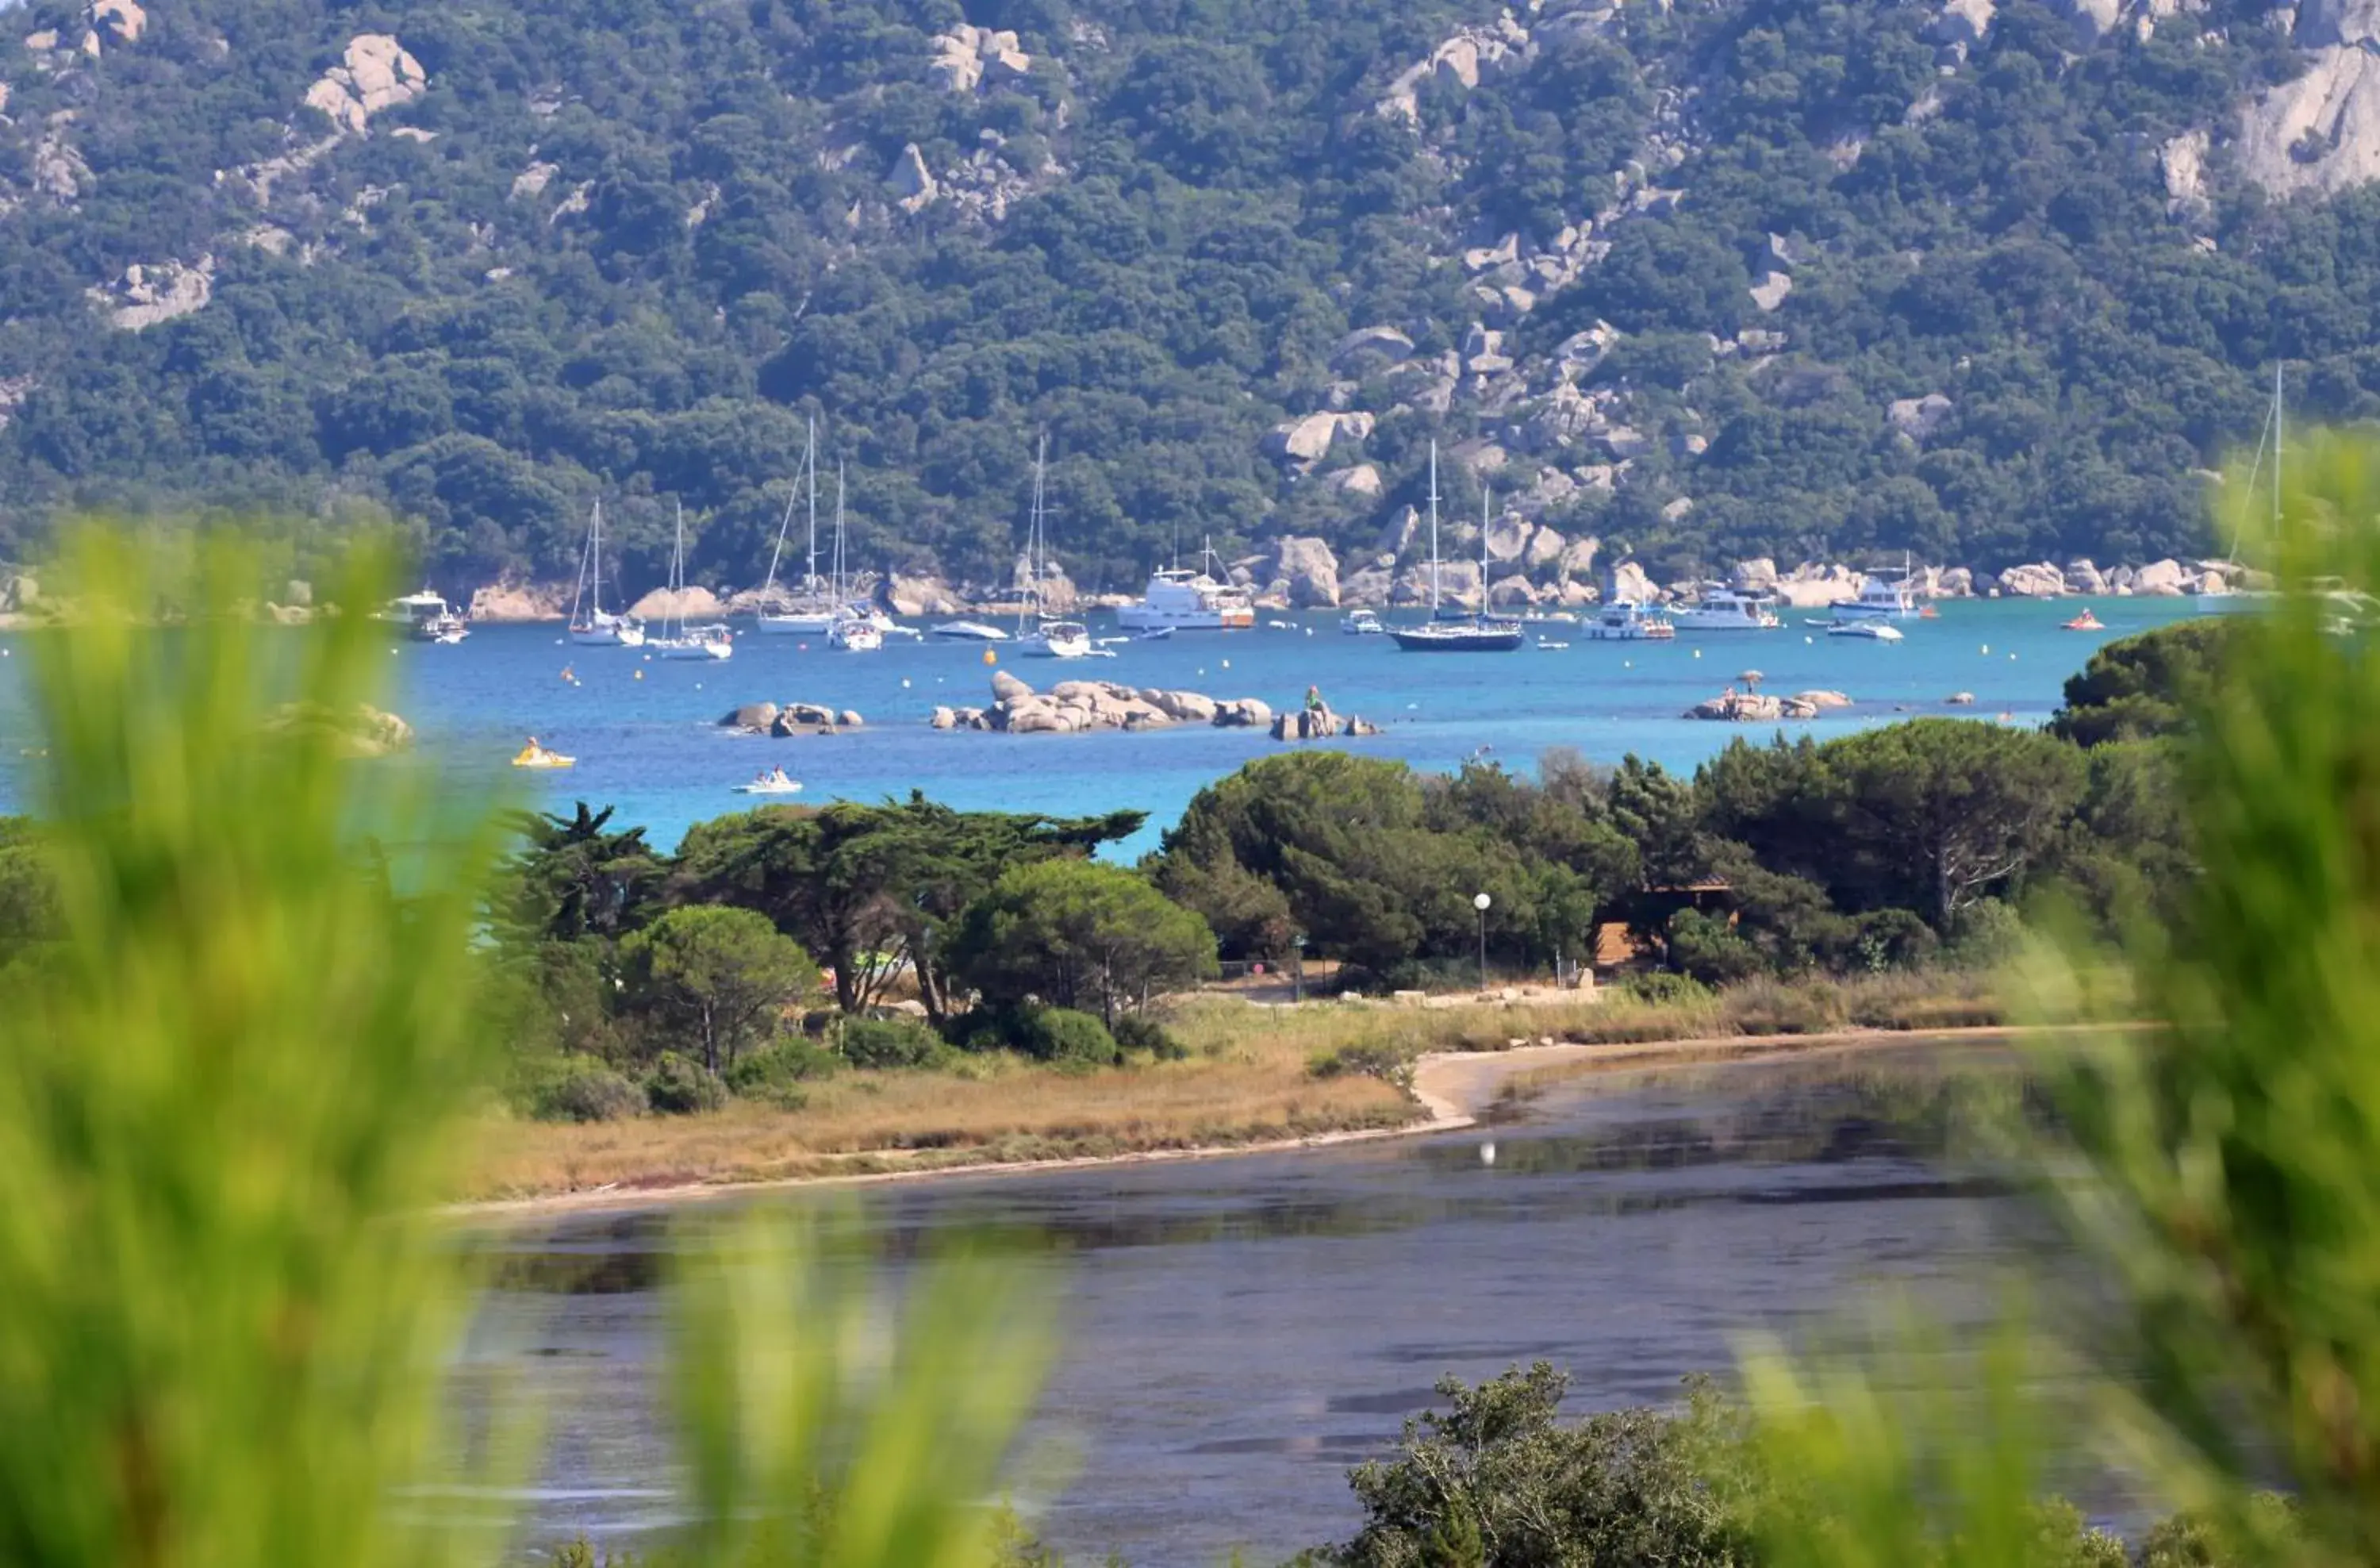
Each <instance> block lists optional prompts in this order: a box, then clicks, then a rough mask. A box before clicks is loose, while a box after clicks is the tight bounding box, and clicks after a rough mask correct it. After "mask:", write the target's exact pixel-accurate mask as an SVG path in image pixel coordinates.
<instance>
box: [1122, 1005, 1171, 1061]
mask: <svg viewBox="0 0 2380 1568" xmlns="http://www.w3.org/2000/svg"><path fill="white" fill-rule="evenodd" d="M1109 1033H1111V1034H1112V1035H1114V1036H1115V1042H1116V1045H1117V1047H1118V1049H1120V1050H1123V1051H1147V1052H1148V1054H1149V1055H1151V1056H1153V1057H1155V1058H1156V1059H1157V1060H1158V1061H1160V1062H1180V1061H1183V1060H1184V1059H1185V1058H1186V1057H1188V1056H1189V1054H1190V1048H1189V1047H1188V1046H1186V1045H1184V1044H1183V1043H1182V1042H1181V1041H1180V1040H1178V1039H1174V1038H1173V1034H1172V1031H1171V1030H1169V1029H1168V1028H1166V1027H1165V1026H1164V1025H1163V1024H1160V1023H1159V1022H1158V1021H1157V1020H1156V1019H1154V1018H1152V1017H1150V1016H1149V1015H1147V1014H1146V1013H1126V1014H1125V1015H1123V1016H1122V1017H1120V1018H1118V1019H1117V1020H1116V1021H1115V1023H1114V1025H1113V1027H1111V1028H1110V1030H1109Z"/></svg>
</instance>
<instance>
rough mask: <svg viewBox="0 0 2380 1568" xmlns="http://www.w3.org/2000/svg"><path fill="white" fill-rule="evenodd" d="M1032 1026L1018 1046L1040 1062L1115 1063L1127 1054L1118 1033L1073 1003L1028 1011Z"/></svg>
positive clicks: (1093, 1064) (1091, 1064) (1096, 1065)
mask: <svg viewBox="0 0 2380 1568" xmlns="http://www.w3.org/2000/svg"><path fill="white" fill-rule="evenodd" d="M1028 1016H1029V1018H1030V1019H1031V1023H1030V1026H1029V1027H1028V1028H1027V1029H1026V1034H1025V1036H1024V1038H1023V1039H1019V1040H1018V1041H1017V1049H1019V1050H1021V1051H1024V1052H1025V1054H1026V1055H1027V1056H1030V1057H1032V1058H1034V1059H1035V1060H1036V1061H1040V1062H1058V1063H1074V1064H1082V1065H1085V1066H1094V1067H1104V1066H1111V1065H1112V1064H1114V1063H1115V1062H1116V1061H1117V1060H1118V1059H1119V1057H1120V1056H1121V1055H1122V1054H1123V1053H1122V1052H1121V1051H1117V1049H1116V1039H1115V1036H1113V1035H1111V1034H1110V1033H1109V1032H1108V1027H1107V1026H1106V1025H1105V1024H1102V1023H1100V1022H1099V1020H1098V1019H1097V1018H1094V1017H1092V1016H1091V1015H1089V1014H1088V1013H1077V1012H1075V1010H1074V1009H1073V1008H1071V1007H1043V1008H1039V1009H1037V1010H1036V1011H1034V1012H1033V1013H1032V1014H1030V1015H1028Z"/></svg>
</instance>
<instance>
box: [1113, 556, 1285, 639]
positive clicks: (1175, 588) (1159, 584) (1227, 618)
mask: <svg viewBox="0 0 2380 1568" xmlns="http://www.w3.org/2000/svg"><path fill="white" fill-rule="evenodd" d="M1211 556H1212V552H1211V551H1206V550H1202V551H1200V552H1199V563H1198V566H1197V567H1196V569H1193V568H1191V567H1188V566H1167V567H1164V568H1161V569H1160V570H1158V571H1155V572H1151V573H1150V574H1149V576H1148V586H1147V587H1146V588H1144V589H1143V590H1141V594H1140V598H1139V600H1138V601H1137V602H1134V603H1131V604H1126V605H1124V606H1123V607H1122V608H1120V609H1119V610H1117V611H1116V625H1117V626H1122V627H1123V629H1124V630H1126V631H1128V632H1136V631H1154V630H1156V629H1157V628H1159V627H1160V626H1170V627H1172V628H1173V629H1174V630H1176V631H1244V630H1245V629H1247V628H1248V627H1250V626H1255V625H1256V624H1257V612H1256V606H1255V604H1254V602H1252V601H1251V600H1250V598H1249V596H1248V590H1246V589H1245V588H1241V587H1239V586H1238V585H1237V584H1234V583H1229V582H1222V581H1219V580H1218V579H1216V578H1214V577H1209V576H1208V575H1207V571H1206V566H1207V562H1208V559H1209V558H1210V557H1211Z"/></svg>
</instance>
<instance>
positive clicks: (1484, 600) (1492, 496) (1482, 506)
mask: <svg viewBox="0 0 2380 1568" xmlns="http://www.w3.org/2000/svg"><path fill="white" fill-rule="evenodd" d="M1495 500H1496V487H1495V486H1494V485H1492V484H1487V485H1481V486H1480V487H1479V614H1480V615H1481V616H1482V617H1485V616H1486V615H1487V614H1488V508H1489V507H1490V506H1492V505H1494V504H1495Z"/></svg>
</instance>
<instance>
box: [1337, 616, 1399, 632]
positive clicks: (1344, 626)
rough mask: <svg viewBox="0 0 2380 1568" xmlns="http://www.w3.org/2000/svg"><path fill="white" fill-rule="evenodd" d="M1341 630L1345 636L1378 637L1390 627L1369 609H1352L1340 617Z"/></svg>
mask: <svg viewBox="0 0 2380 1568" xmlns="http://www.w3.org/2000/svg"><path fill="white" fill-rule="evenodd" d="M1339 630H1340V633H1341V635H1342V636H1345V637H1378V636H1379V635H1380V634H1381V633H1382V632H1384V631H1386V630H1388V628H1387V627H1386V626H1382V625H1380V617H1379V616H1378V615H1376V614H1373V613H1372V612H1371V611H1369V610H1350V611H1348V612H1347V614H1345V615H1343V616H1342V617H1341V618H1340V621H1339Z"/></svg>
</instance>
